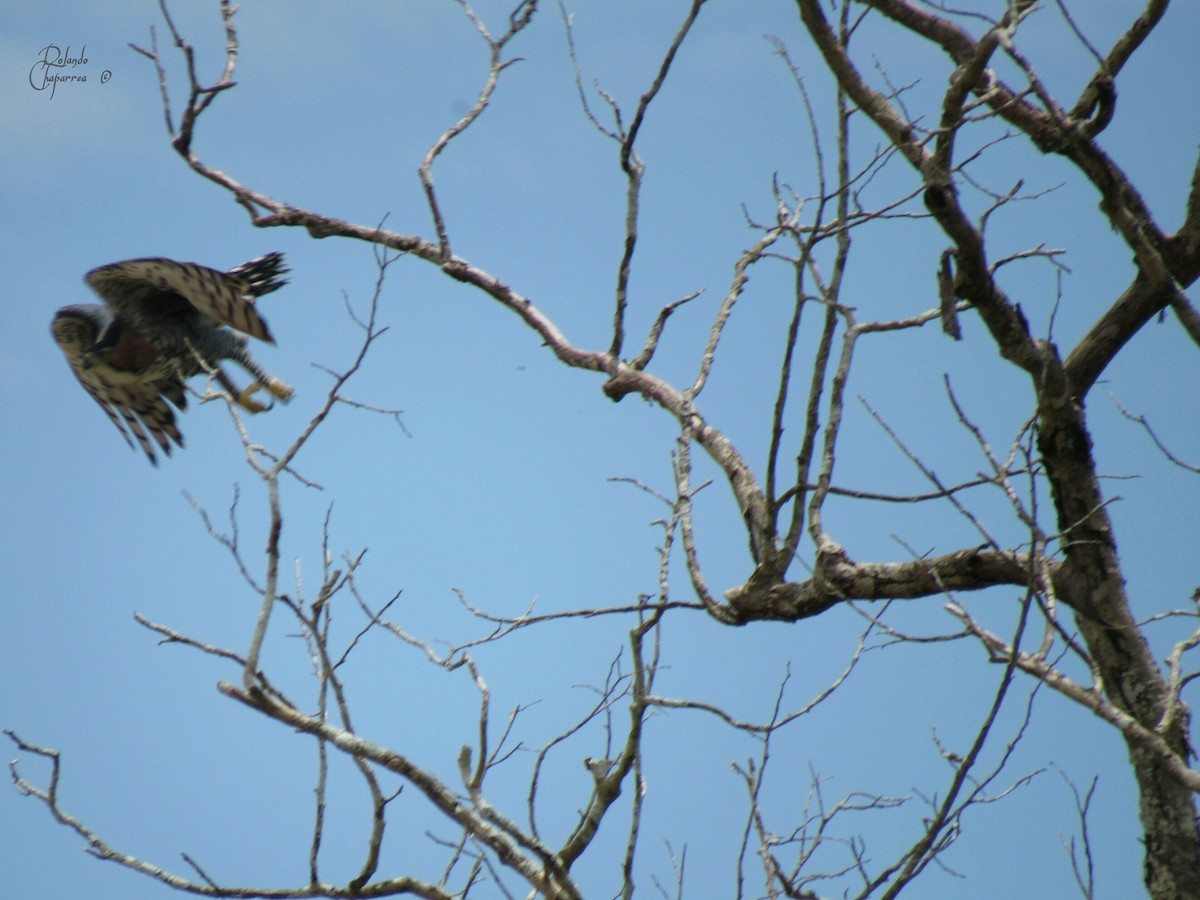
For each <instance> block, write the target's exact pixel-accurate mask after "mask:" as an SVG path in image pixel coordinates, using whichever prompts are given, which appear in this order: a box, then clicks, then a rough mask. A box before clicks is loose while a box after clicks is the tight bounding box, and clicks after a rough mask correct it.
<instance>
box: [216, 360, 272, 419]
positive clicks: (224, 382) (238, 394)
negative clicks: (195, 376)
mask: <svg viewBox="0 0 1200 900" xmlns="http://www.w3.org/2000/svg"><path fill="white" fill-rule="evenodd" d="M212 375H213V377H214V378H215V379H217V382H218V383H219V384H220V385H221V387H222V388H224V389H225V392H226V393H227V394H229V396H230V397H232V398H233V400H234V402H235V403H236V404H237V405H238V406H240V407H241V408H242V409H244V410H246V412H250V413H260V412H266V411H267V410H268V409H270V408H271V404H270V403H259V402H258V401H257V400H252V399H251V395H252V394H255V393H257V392H258V391H260V390H262V384H260V383H259V382H257V381H252V382H250V383H249V384H248V385H246V387H244V388H242V389H241V390H240V391H239V390H238V388H237V385H236V384H234V383H233V379H232V378H230V377H229V376H228V375H227V374H226V373H225V370H224V369H222V368H221V367H220V366H218V367H217V368H216V369H214V370H213V373H212ZM272 393H273V392H272Z"/></svg>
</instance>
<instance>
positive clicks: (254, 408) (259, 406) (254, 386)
mask: <svg viewBox="0 0 1200 900" xmlns="http://www.w3.org/2000/svg"><path fill="white" fill-rule="evenodd" d="M260 390H262V385H261V384H259V383H258V382H257V381H252V382H250V383H249V384H248V385H246V387H245V388H243V389H242V390H241V391H240V392H239V393H238V394H237V405H238V406H240V407H241V408H242V409H244V410H246V412H252V413H260V412H265V411H267V410H268V409H270V408H271V407H272V406H273V405H274V404H272V403H265V404H264V403H259V402H258V401H257V400H251V399H250V395H251V394H254V393H257V392H258V391H260Z"/></svg>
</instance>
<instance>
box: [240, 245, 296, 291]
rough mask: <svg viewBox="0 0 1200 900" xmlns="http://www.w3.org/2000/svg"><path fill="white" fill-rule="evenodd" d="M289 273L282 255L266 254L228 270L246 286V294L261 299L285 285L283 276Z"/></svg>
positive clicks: (285, 281)
mask: <svg viewBox="0 0 1200 900" xmlns="http://www.w3.org/2000/svg"><path fill="white" fill-rule="evenodd" d="M289 271H290V270H289V269H288V267H287V264H286V263H284V261H283V254H282V253H268V254H267V255H266V256H260V257H258V259H252V260H250V262H244V263H242V264H241V265H240V266H234V267H233V268H232V269H230V270H229V274H230V275H232V276H233V277H234V278H237V279H238V280H239V281H242V282H243V283H244V284H245V285H246V291H247V293H249V294H252V295H253V296H255V297H261V296H262V295H263V294H269V293H271V291H277V290H279V289H280V288H281V287H283V286H284V285H285V284H287V280H286V279H284V277H283V276H284V275H286V274H287V273H288V272H289Z"/></svg>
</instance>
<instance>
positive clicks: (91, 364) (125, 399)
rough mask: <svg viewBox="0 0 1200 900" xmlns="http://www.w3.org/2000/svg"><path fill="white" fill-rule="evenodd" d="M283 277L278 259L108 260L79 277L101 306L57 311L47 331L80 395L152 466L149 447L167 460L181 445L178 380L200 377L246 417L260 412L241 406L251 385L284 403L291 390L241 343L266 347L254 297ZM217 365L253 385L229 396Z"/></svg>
mask: <svg viewBox="0 0 1200 900" xmlns="http://www.w3.org/2000/svg"><path fill="white" fill-rule="evenodd" d="M286 272H287V268H286V266H285V265H284V261H283V255H282V254H281V253H269V254H267V255H266V256H261V257H259V258H258V259H254V260H251V261H250V262H247V263H243V264H242V265H240V266H237V267H236V268H233V269H230V270H229V271H228V272H220V271H218V270H216V269H210V268H207V267H205V266H199V265H196V264H195V263H183V262H175V261H174V260H170V259H161V258H153V259H131V260H126V261H124V262H118V263H112V264H111V265H107V266H101V267H100V268H98V269H93V270H92V271H90V272H88V273H87V276H86V280H87V283H88V284H89V285H91V287H92V288H93V289H94V290H95V291H96V293H97V294H99V295H100V297H101V298H102V299H103V300H104V304H105V305H100V304H88V305H77V306H64V307H63V308H62V309H60V310H59V311H58V312H57V313H56V314H55V316H54V320H53V322H51V325H50V331H51V333H52V334H53V336H54V340H55V341H56V342H57V343H58V346H59V348H60V349H61V350H62V352H63V355H64V356H66V358H67V362H68V363H69V364H70V366H71V370H72V371H73V372H74V373H75V377H76V378H78V379H79V383H80V384H82V385H83V387H84V390H86V391H87V392H88V393H89V394H91V396H92V398H93V399H94V400H95V401H96V402H97V403H98V404H99V405H100V408H101V409H103V410H104V412H105V413H106V414H107V415H108V417H109V419H111V420H112V422H113V424H114V425H116V427H117V430H118V431H120V432H121V435H122V436H123V437H124V438H125V440H126V442H127V443H129V445H130V446H131V447H132V446H133V439H136V440H137V442H138V444H139V445H141V447H142V449H143V450H144V451H145V453H146V456H147V457H149V459H150V461H151V462H152V463H155V464H156V465H157V462H158V461H157V459H156V457H155V454H154V445H155V444H157V445H158V447H159V449H160V450H162V452H163V453H165V454H168V455H169V454H170V452H171V446H172V443H174V444H175V445H178V446H180V447H182V446H183V435H181V434H180V432H179V429H178V428H177V427H176V425H175V413H174V410H173V409H172V408H171V405H172V404H173V405H174V406H175V407H176V408H178V409H180V410H182V409H184V408H185V407H186V406H187V397H186V395H185V393H184V382H185V381H186V380H187V379H188V378H190V377H191V376H193V375H198V374H200V373H202V372H207V373H210V374H211V375H212V376H213V377H214V378H215V379H216V380H217V382H218V383H219V384H220V385H221V386H222V387H223V388H225V389H226V390H227V391H229V392H230V394H232V395H233V396H234V397H236V399H237V401H238V403H240V404H241V405H242V406H243V407H244V408H246V409H247V410H250V411H252V412H258V411H260V410H262V409H265V408H266V407H264V406H262V405H261V404H258V403H256V402H255V401H253V400H250V399H249V395H250V394H251V393H252V392H254V391H255V390H257V389H258V388H259V387H265V388H267V390H268V391H269V392H270V393H271V394H273V395H274V396H276V397H278V398H280V399H282V400H287V399H290V397H291V394H292V391H291V388H289V387H288V386H287V385H286V384H284V383H283V382H282V381H279V380H278V379H276V378H272V377H271V376H270V375H268V374H267V373H266V372H265V371H264V370H263V369H262V367H261V366H259V365H258V363H256V362H255V361H254V360H253V359H252V358H251V356H250V354H249V351H248V350H247V343H248V342H247V340H246V338H245V337H244V336H243V335H250V336H252V337H256V338H259V339H260V340H263V341H267V342H270V343H274V339H273V338H272V337H271V332H270V330H269V329H268V328H267V323H266V322H265V321H264V320H263V318H262V317H261V316H260V315H259V313H258V310H257V308H256V307H255V300H256V299H257V298H258V297H261V296H262V295H264V294H269V293H270V292H271V291H274V290H277V289H279V288H280V287H282V286H283V285H284V284H285V282H284V280H283V278H282V276H283V275H284V274H285V273H286ZM224 326H229V327H228V328H227V327H224ZM230 328H232V329H236V331H237V332H241V333H240V334H239V333H235V331H231V330H230ZM226 359H228V360H232V361H234V362H236V363H238V365H240V366H241V367H242V368H244V369H245V370H246V371H247V372H249V373H250V374H251V375H253V376H254V378H255V381H254V382H253V383H252V384H251V385H250V386H249V387H248V388H246V389H244V390H242V391H238V389H237V388H236V387H235V386H234V384H233V382H232V381H231V380H230V379H229V376H228V375H227V374H226V373H225V372H224V371H223V370H222V369H221V366H220V363H221V361H222V360H226ZM167 401H170V402H169V403H168V402H167ZM131 436H132V437H131Z"/></svg>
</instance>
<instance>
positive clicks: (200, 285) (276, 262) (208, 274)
mask: <svg viewBox="0 0 1200 900" xmlns="http://www.w3.org/2000/svg"><path fill="white" fill-rule="evenodd" d="M286 271H287V268H286V267H285V266H284V264H283V255H282V254H280V253H269V254H267V255H266V256H260V257H259V258H258V259H254V260H251V261H250V262H248V263H243V264H242V265H240V266H237V267H236V268H234V269H231V270H230V271H228V272H220V271H218V270H216V269H210V268H208V267H207V266H201V265H197V264H196V263H186V262H175V260H172V259H163V258H160V257H154V258H149V259H129V260H125V261H124V262H118V263H111V264H109V265H107V266H100V267H99V268H98V269H92V271H90V272H88V273H87V276H86V277H87V282H88V284H90V285H91V286H92V288H93V290H95V291H96V293H97V294H99V295H100V296H101V297H102V298H103V299H104V302H105V303H107V304H108V305H109V306H111V307H112V308H113V309H114V310H116V311H117V314H118V315H120V316H122V317H128V318H129V319H130V320H132V321H136V322H140V323H150V322H154V321H155V320H156V319H160V318H163V317H167V316H171V315H178V314H181V313H183V312H185V311H186V310H187V308H188V307H189V306H190V307H192V308H194V309H195V310H197V311H198V312H200V313H202V314H203V315H205V316H208V317H209V318H210V319H213V320H214V321H216V322H219V323H221V324H222V325H228V326H229V327H230V328H235V329H237V330H238V331H241V332H243V333H245V334H248V335H251V336H252V337H256V338H258V339H259V340H263V341H267V342H269V343H274V338H272V337H271V332H270V329H268V328H267V323H266V321H265V320H264V319H263V318H262V317H261V316H260V315H259V314H258V310H257V309H255V306H254V300H255V298H256V297H260V296H262V295H263V294H267V293H270V292H271V291H273V290H276V289H278V288H280V287H282V286H283V284H284V281H283V279H282V277H281V276H282V275H283V274H284V273H285V272H286Z"/></svg>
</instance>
